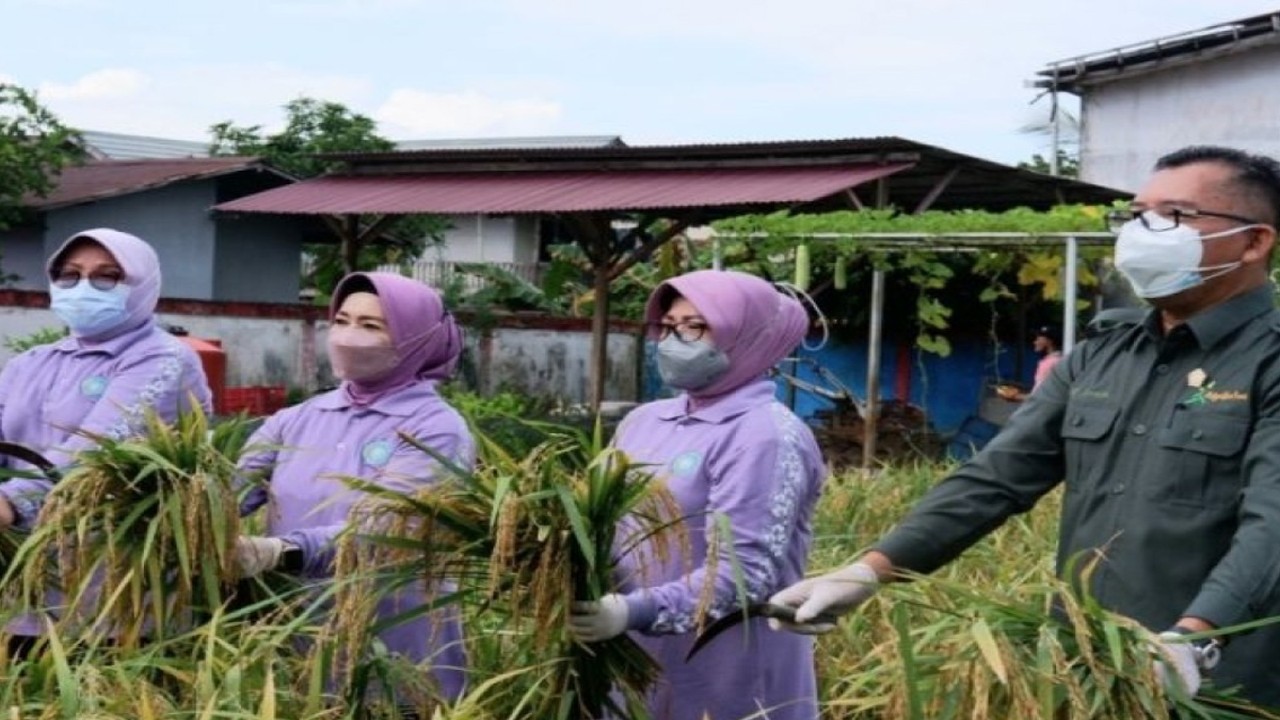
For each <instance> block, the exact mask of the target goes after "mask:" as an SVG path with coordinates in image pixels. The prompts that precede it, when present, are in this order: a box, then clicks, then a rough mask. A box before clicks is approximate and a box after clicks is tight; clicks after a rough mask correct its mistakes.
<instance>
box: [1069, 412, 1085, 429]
mask: <svg viewBox="0 0 1280 720" xmlns="http://www.w3.org/2000/svg"><path fill="white" fill-rule="evenodd" d="M1083 424H1084V418H1082V417H1080V416H1079V415H1076V416H1075V417H1073V418H1071V425H1072V427H1080V426H1081V425H1083Z"/></svg>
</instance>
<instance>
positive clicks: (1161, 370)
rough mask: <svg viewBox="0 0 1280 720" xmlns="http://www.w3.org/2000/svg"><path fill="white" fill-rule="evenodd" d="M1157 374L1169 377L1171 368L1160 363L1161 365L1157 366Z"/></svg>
mask: <svg viewBox="0 0 1280 720" xmlns="http://www.w3.org/2000/svg"><path fill="white" fill-rule="evenodd" d="M1156 372H1157V373H1159V374H1161V375H1168V374H1169V366H1168V365H1165V364H1164V363H1160V364H1159V365H1157V366H1156Z"/></svg>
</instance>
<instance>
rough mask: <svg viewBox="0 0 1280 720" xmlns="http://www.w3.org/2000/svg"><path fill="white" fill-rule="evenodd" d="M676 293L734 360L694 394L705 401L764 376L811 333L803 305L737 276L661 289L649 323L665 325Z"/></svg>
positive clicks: (708, 273) (694, 275) (697, 278)
mask: <svg viewBox="0 0 1280 720" xmlns="http://www.w3.org/2000/svg"><path fill="white" fill-rule="evenodd" d="M668 288H670V289H668ZM671 290H675V292H677V293H679V294H680V295H681V296H682V297H684V298H685V299H686V300H688V301H689V302H691V303H693V305H694V307H696V308H697V309H698V312H699V313H700V314H701V315H702V317H703V318H705V319H706V321H707V325H709V326H710V327H711V334H712V335H713V336H714V338H715V344H716V347H717V348H719V349H720V350H721V351H723V352H724V354H726V355H728V356H729V371H728V372H726V373H725V374H724V377H721V378H720V379H719V380H716V381H715V382H714V383H711V384H710V385H708V386H707V387H705V388H701V389H699V390H697V391H695V392H691V393H689V394H690V395H691V396H692V397H695V398H698V399H700V400H707V399H712V398H716V397H719V396H721V395H724V394H725V393H728V392H732V391H733V390H737V389H738V388H740V387H742V386H743V385H745V384H746V383H748V382H750V381H752V380H755V379H757V378H759V377H761V376H763V375H764V373H765V371H767V370H768V369H769V368H771V367H773V366H774V365H776V364H777V363H778V361H779V360H782V359H783V358H785V357H786V356H787V354H788V353H790V352H791V351H792V350H793V349H795V347H796V345H799V344H800V341H801V340H803V339H804V336H805V334H806V333H807V332H808V330H809V315H808V313H806V312H805V310H804V306H802V305H801V304H800V301H798V300H796V299H795V298H793V297H790V296H789V295H784V294H783V293H781V292H779V291H778V290H777V289H776V288H775V287H774V286H773V285H771V284H770V283H769V282H767V281H765V280H762V279H760V278H758V277H756V276H755V275H748V274H747V273H742V272H736V271H733V270H698V271H696V272H691V273H687V274H685V275H680V276H679V277H674V278H671V279H670V280H667V281H666V282H664V283H662V284H661V285H659V286H658V287H657V288H655V289H654V291H653V293H652V294H651V295H649V302H648V304H647V305H646V306H645V311H644V319H645V322H646V323H650V324H652V323H657V322H660V321H661V320H662V315H663V309H662V305H663V301H664V300H665V299H666V298H667V297H670V293H671Z"/></svg>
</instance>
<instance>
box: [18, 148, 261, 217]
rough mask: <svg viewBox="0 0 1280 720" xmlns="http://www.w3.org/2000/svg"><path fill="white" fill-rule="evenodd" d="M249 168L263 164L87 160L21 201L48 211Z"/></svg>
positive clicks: (224, 159) (224, 160)
mask: <svg viewBox="0 0 1280 720" xmlns="http://www.w3.org/2000/svg"><path fill="white" fill-rule="evenodd" d="M250 168H263V169H265V166H264V165H263V164H262V161H261V160H259V159H257V158H246V157H212V158H166V159H142V160H91V161H89V162H87V163H85V164H84V165H76V166H72V167H68V168H64V169H63V171H62V174H61V176H59V178H58V188H57V189H56V190H54V191H53V192H52V193H50V194H49V195H48V196H46V197H43V198H40V197H28V198H27V199H26V200H25V201H24V204H25V205H26V206H27V207H32V208H36V209H39V210H50V209H53V208H56V207H62V206H65V205H76V204H78V203H84V202H92V201H94V200H102V199H105V198H109V197H115V196H117V195H125V194H128V193H134V192H139V191H142V190H149V189H152V188H157V187H163V186H165V185H170V184H172V183H175V182H180V181H184V180H196V179H203V178H209V177H216V176H219V175H225V174H227V173H232V172H239V171H241V170H247V169H250ZM269 172H273V173H275V172H276V171H274V170H269ZM276 174H280V173H276ZM281 176H282V177H284V176H283V175H281Z"/></svg>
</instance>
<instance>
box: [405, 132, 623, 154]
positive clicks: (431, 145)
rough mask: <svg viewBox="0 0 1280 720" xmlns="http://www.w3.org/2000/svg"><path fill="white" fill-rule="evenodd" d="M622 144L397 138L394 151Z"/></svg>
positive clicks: (561, 138) (573, 138) (589, 138)
mask: <svg viewBox="0 0 1280 720" xmlns="http://www.w3.org/2000/svg"><path fill="white" fill-rule="evenodd" d="M625 145H626V143H624V142H622V138H621V137H619V136H617V135H537V136H531V137H502V138H446V139H440V140H401V141H398V142H397V143H396V150H399V151H401V152H406V151H413V150H493V149H497V148H507V149H509V148H602V147H622V146H625Z"/></svg>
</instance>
